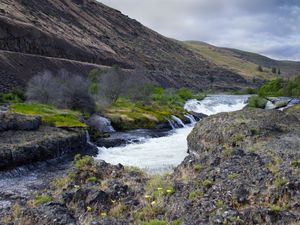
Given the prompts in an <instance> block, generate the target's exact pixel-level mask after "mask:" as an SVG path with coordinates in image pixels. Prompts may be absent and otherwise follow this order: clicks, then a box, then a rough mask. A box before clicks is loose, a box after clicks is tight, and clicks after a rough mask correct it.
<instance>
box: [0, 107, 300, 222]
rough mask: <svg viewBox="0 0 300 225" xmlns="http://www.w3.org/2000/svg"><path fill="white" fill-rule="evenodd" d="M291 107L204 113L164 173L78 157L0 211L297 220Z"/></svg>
mask: <svg viewBox="0 0 300 225" xmlns="http://www.w3.org/2000/svg"><path fill="white" fill-rule="evenodd" d="M295 115H296V114H295V113H294V112H288V113H287V112H281V111H275V110H260V109H244V110H241V111H237V112H231V113H220V114H217V115H214V116H210V117H208V118H205V119H203V120H202V121H201V122H199V123H198V124H197V125H196V126H195V128H194V129H193V131H192V132H191V134H190V135H189V137H188V150H189V155H188V156H187V157H186V158H185V160H184V161H183V162H182V163H181V164H180V165H179V166H178V167H177V168H176V169H175V172H174V173H172V174H170V175H166V176H163V177H156V176H155V177H151V176H149V175H147V174H144V173H143V172H141V171H139V170H137V169H134V168H127V167H125V168H124V167H123V166H122V165H115V166H113V165H110V164H107V163H105V162H104V161H94V160H93V159H92V158H88V157H84V158H80V157H77V158H76V161H75V164H74V165H75V166H74V167H73V169H71V170H70V172H69V173H68V174H65V175H61V176H59V177H57V178H56V179H54V180H53V181H52V182H50V184H49V185H48V186H47V188H46V189H45V188H43V189H42V190H39V189H37V190H35V191H34V193H33V194H32V196H31V197H29V198H28V199H25V200H24V199H22V200H20V199H18V198H17V197H16V196H15V197H14V199H13V200H12V205H11V207H8V208H7V209H6V210H2V211H1V218H2V223H3V224H93V225H96V224H148V223H147V222H149V221H150V222H153V223H154V222H155V223H154V224H167V223H168V224H186V225H193V224H195V225H196V224H197V225H198V224H270V225H271V224H272V225H273V224H297V223H299V221H300V210H299V208H300V207H299V206H300V205H299V202H300V201H299V200H300V186H299V185H300V180H299V178H300V176H299V175H300V161H299V159H300V152H299V149H300V121H299V119H298V118H297V117H296V116H295ZM40 215H43V216H40ZM16 221H17V222H16Z"/></svg>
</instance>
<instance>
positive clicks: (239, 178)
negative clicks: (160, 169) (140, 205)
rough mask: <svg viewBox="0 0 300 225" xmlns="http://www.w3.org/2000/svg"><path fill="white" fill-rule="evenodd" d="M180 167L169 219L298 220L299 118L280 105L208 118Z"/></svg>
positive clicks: (217, 221)
mask: <svg viewBox="0 0 300 225" xmlns="http://www.w3.org/2000/svg"><path fill="white" fill-rule="evenodd" d="M188 148H189V152H190V155H189V156H188V157H187V158H186V159H185V160H184V162H183V163H182V164H181V165H180V166H179V167H178V168H176V169H175V173H174V177H173V180H174V183H175V184H176V183H178V182H182V181H184V182H185V183H184V184H183V185H179V186H178V185H175V194H174V195H172V197H171V198H170V199H168V201H167V202H166V206H167V208H168V209H167V213H166V215H167V218H168V220H169V221H171V220H173V219H175V218H180V219H181V221H182V224H188V225H192V224H195V225H196V224H253V225H254V224H270V225H271V224H272V225H273V224H293V223H296V224H297V222H298V221H300V211H299V208H298V202H299V198H300V193H299V185H300V179H299V177H300V176H299V174H300V171H299V167H298V163H297V162H298V160H299V158H300V151H299V150H300V121H299V120H298V119H297V118H296V117H295V116H294V115H293V114H287V113H284V112H281V111H275V110H261V109H244V110H241V111H238V112H232V113H220V114H217V115H215V116H211V117H208V118H205V119H203V120H202V121H201V122H199V123H198V124H197V125H196V126H195V128H194V129H193V131H192V132H191V134H190V135H189V136H188Z"/></svg>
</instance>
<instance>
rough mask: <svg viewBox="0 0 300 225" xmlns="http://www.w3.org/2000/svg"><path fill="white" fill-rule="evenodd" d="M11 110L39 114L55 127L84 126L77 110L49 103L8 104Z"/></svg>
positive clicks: (26, 113) (45, 121) (43, 119)
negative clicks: (57, 106) (59, 107)
mask: <svg viewBox="0 0 300 225" xmlns="http://www.w3.org/2000/svg"><path fill="white" fill-rule="evenodd" d="M10 110H11V111H12V112H16V113H20V114H25V115H34V116H41V117H42V121H43V122H44V123H46V124H49V125H53V126H56V127H85V126H86V125H85V124H84V123H82V122H81V121H80V113H79V112H77V111H72V110H67V109H58V108H56V107H54V106H51V105H45V104H39V103H15V104H12V105H11V106H10Z"/></svg>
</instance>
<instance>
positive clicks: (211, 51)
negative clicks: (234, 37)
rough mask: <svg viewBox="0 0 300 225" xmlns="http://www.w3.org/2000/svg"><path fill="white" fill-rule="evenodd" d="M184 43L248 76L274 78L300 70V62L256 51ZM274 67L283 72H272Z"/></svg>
mask: <svg viewBox="0 0 300 225" xmlns="http://www.w3.org/2000/svg"><path fill="white" fill-rule="evenodd" d="M184 44H185V45H186V46H187V47H188V48H190V49H191V50H193V51H194V52H195V53H197V54H198V55H199V56H201V57H204V58H205V59H207V60H208V61H210V62H212V63H215V64H217V65H218V66H220V67H223V68H227V69H229V70H231V71H234V72H236V73H239V74H241V75H243V76H245V77H248V78H253V77H257V78H261V79H272V78H274V77H278V76H283V77H286V76H292V75H295V74H298V73H299V72H300V62H295V61H278V60H274V59H270V58H268V57H265V56H262V55H259V54H256V53H251V52H246V51H241V50H237V49H231V48H220V47H216V46H213V45H210V44H207V43H205V42H200V41H187V42H184ZM259 65H261V66H262V67H263V69H264V71H263V72H259V71H258V70H257V68H258V66H259ZM272 68H276V69H280V71H281V74H280V75H279V74H274V73H272Z"/></svg>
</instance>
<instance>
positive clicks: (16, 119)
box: [0, 113, 96, 170]
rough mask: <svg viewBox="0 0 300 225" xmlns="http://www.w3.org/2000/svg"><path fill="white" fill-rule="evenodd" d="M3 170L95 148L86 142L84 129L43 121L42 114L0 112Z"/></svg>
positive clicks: (0, 154)
mask: <svg viewBox="0 0 300 225" xmlns="http://www.w3.org/2000/svg"><path fill="white" fill-rule="evenodd" d="M0 116H1V117H0V124H1V126H0V127H1V130H0V140H1V142H0V170H3V169H9V168H13V167H16V166H20V165H25V164H30V163H33V162H37V161H43V160H47V159H51V158H55V157H58V156H61V155H63V154H65V153H74V152H81V151H85V150H88V149H93V151H94V152H95V151H96V150H95V149H94V147H92V146H89V145H88V144H87V138H86V132H85V130H83V129H68V130H66V129H60V128H55V127H48V126H44V125H41V119H40V118H39V117H32V116H24V115H19V114H15V113H2V114H0Z"/></svg>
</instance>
